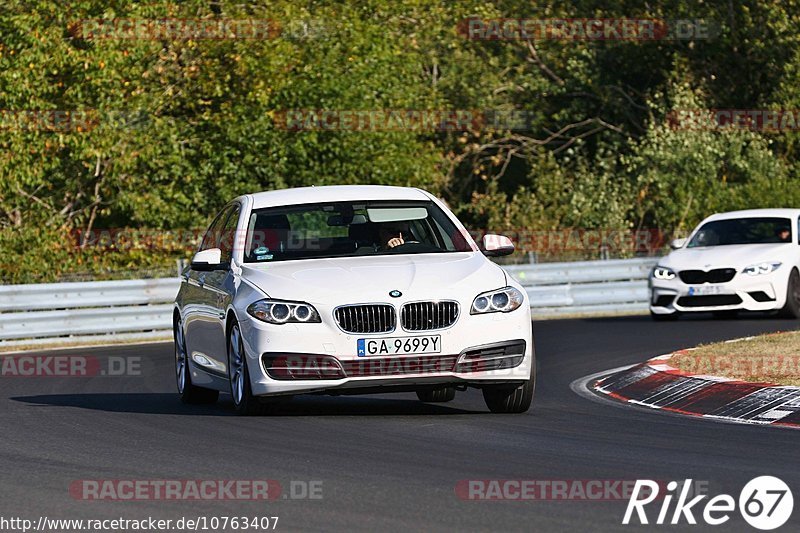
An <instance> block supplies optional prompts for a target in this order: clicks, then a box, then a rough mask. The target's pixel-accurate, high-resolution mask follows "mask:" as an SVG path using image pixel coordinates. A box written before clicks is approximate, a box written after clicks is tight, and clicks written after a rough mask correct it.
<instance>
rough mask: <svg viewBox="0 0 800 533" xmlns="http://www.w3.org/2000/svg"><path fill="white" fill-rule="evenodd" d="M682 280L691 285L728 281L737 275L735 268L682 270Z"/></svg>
mask: <svg viewBox="0 0 800 533" xmlns="http://www.w3.org/2000/svg"><path fill="white" fill-rule="evenodd" d="M678 275H679V276H680V277H681V281H682V282H684V283H687V284H689V285H699V284H701V283H727V282H728V281H730V280H732V279H733V276H735V275H736V269H735V268H715V269H714V270H709V271H705V270H682V271H681V272H678Z"/></svg>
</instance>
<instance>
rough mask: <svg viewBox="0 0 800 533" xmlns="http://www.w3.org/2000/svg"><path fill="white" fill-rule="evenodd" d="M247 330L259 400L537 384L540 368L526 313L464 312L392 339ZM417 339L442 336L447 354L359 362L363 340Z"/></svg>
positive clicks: (314, 330) (320, 330) (324, 329)
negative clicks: (533, 380)
mask: <svg viewBox="0 0 800 533" xmlns="http://www.w3.org/2000/svg"><path fill="white" fill-rule="evenodd" d="M323 316H324V315H323ZM328 316H330V314H328ZM240 326H241V329H242V337H243V340H244V345H245V352H246V355H247V364H248V370H249V373H250V378H251V388H252V391H253V394H254V395H256V396H271V395H282V394H297V393H310V392H324V391H331V392H336V391H345V390H354V389H376V388H381V387H386V388H394V387H398V386H413V385H420V386H429V385H436V384H444V383H448V384H477V385H480V384H491V383H512V382H514V383H516V382H522V381H525V380H528V379H530V377H531V371H532V368H533V359H534V348H533V335H532V330H531V321H530V311H529V308H527V307H523V308H520V309H517V310H515V311H512V312H511V313H505V314H504V313H492V314H488V315H469V314H462V316H461V317H460V318H459V320H458V322H457V323H456V324H455V325H454V326H453V327H451V328H449V329H444V330H431V331H419V332H406V331H402V332H401V331H395V332H393V333H391V334H385V335H375V334H351V333H345V332H342V331H341V330H339V329H338V327H337V326H336V325H335V324H326V323H325V322H323V323H319V324H298V325H295V324H283V325H280V326H276V325H272V324H267V323H264V322H260V321H257V320H254V319H253V320H251V319H248V320H244V321H241V322H240ZM415 335H419V336H427V335H440V336H441V343H442V347H441V352H440V353H438V354H429V355H411V356H406V355H397V356H360V357H359V356H358V355H357V353H356V352H357V341H358V339H361V338H380V337H382V336H384V337H396V336H415ZM287 368H288V369H289V370H288V372H287ZM320 376H321V377H320Z"/></svg>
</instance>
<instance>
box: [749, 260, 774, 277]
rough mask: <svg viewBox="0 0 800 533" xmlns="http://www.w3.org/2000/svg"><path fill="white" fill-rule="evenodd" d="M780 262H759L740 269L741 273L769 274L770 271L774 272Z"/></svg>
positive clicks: (751, 274) (753, 274) (752, 274)
mask: <svg viewBox="0 0 800 533" xmlns="http://www.w3.org/2000/svg"><path fill="white" fill-rule="evenodd" d="M781 264H782V263H777V262H775V263H759V264H757V265H750V266H748V267H744V270H742V273H743V274H747V275H749V276H760V275H761V274H769V273H770V272H775V271H776V270H778V268H780V266H781Z"/></svg>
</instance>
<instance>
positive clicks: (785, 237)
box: [776, 226, 792, 242]
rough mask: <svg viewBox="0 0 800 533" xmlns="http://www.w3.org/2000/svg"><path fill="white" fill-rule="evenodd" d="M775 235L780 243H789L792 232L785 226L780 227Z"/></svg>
mask: <svg viewBox="0 0 800 533" xmlns="http://www.w3.org/2000/svg"><path fill="white" fill-rule="evenodd" d="M776 233H777V234H778V239H779V240H780V242H791V240H792V232H791V231H790V230H789V228H787V227H786V226H783V227H781V228H780V229H779V230H778V231H777V232H776Z"/></svg>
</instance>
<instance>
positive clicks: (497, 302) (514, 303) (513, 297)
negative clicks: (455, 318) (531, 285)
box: [469, 287, 525, 315]
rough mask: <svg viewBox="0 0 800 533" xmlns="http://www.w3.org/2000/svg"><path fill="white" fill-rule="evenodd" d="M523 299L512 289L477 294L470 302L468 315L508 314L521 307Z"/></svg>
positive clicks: (519, 293)
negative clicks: (470, 307)
mask: <svg viewBox="0 0 800 533" xmlns="http://www.w3.org/2000/svg"><path fill="white" fill-rule="evenodd" d="M524 299H525V297H524V296H523V295H522V293H521V292H519V291H518V290H517V289H515V288H514V287H505V288H503V289H497V290H495V291H489V292H484V293H481V294H479V295H478V296H477V297H476V298H475V301H473V302H472V309H470V312H469V314H471V315H481V314H483V313H509V312H511V311H513V310H514V309H516V308H518V307H519V306H520V305H522V302H523V301H524Z"/></svg>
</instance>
